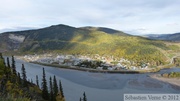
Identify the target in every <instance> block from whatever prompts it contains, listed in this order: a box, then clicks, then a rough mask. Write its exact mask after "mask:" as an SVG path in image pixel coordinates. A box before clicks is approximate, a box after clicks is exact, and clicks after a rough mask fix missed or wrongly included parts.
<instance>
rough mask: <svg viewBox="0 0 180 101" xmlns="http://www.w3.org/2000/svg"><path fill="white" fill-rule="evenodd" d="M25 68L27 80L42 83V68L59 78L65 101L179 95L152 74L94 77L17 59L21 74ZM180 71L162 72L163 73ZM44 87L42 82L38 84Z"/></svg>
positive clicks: (100, 100) (94, 75) (99, 75)
mask: <svg viewBox="0 0 180 101" xmlns="http://www.w3.org/2000/svg"><path fill="white" fill-rule="evenodd" d="M22 64H24V65H25V68H26V72H27V73H26V75H27V77H28V79H32V80H33V81H34V82H35V81H36V75H38V77H39V81H41V80H42V68H43V67H44V68H45V71H46V78H47V81H48V82H49V77H50V76H54V75H55V76H56V78H57V80H61V82H62V86H63V91H64V95H65V98H66V101H79V98H80V97H81V98H82V95H83V92H85V93H86V96H87V100H88V101H123V94H138V93H139V94H148V93H153V94H154V93H158V94H159V93H180V90H178V89H173V87H172V86H171V85H170V84H167V83H164V82H161V81H158V80H155V79H152V78H150V77H149V74H155V73H146V74H109V73H91V72H85V71H77V70H69V69H62V68H55V67H47V66H41V65H38V64H32V63H28V62H25V61H23V60H19V59H16V68H17V71H18V72H20V73H21V65H22ZM171 71H180V68H171V69H164V70H161V71H160V73H165V72H171ZM39 84H41V82H39Z"/></svg>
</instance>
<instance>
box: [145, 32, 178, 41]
mask: <svg viewBox="0 0 180 101" xmlns="http://www.w3.org/2000/svg"><path fill="white" fill-rule="evenodd" d="M144 37H147V38H150V39H156V40H165V41H175V42H180V32H179V33H174V34H148V35H144Z"/></svg>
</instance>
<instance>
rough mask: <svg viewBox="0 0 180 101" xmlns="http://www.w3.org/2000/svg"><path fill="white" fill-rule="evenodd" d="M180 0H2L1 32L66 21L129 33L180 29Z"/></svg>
mask: <svg viewBox="0 0 180 101" xmlns="http://www.w3.org/2000/svg"><path fill="white" fill-rule="evenodd" d="M179 5H180V0H0V33H2V32H6V31H18V30H26V29H37V28H43V27H48V26H51V25H57V24H65V25H69V26H74V27H83V26H95V27H108V28H113V29H117V30H120V31H124V32H127V33H129V34H136V35H142V34H170V33H176V32H180V6H179Z"/></svg>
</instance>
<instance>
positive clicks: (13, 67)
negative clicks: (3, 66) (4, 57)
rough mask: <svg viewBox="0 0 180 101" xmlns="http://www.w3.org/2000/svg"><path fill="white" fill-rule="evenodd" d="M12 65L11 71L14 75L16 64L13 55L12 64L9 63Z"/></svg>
mask: <svg viewBox="0 0 180 101" xmlns="http://www.w3.org/2000/svg"><path fill="white" fill-rule="evenodd" d="M11 65H12V66H11V67H12V73H13V74H14V75H16V65H15V60H14V56H12V64H11Z"/></svg>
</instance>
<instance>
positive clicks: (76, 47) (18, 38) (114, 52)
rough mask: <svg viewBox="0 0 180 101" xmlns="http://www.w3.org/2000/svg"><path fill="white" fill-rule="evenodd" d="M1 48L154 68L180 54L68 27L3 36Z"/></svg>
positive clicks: (105, 31) (160, 44)
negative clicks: (119, 60) (126, 61)
mask: <svg viewBox="0 0 180 101" xmlns="http://www.w3.org/2000/svg"><path fill="white" fill-rule="evenodd" d="M0 47H1V49H0V51H12V50H14V51H17V52H21V53H34V52H36V53H38V52H39V53H42V52H61V53H66V54H99V55H101V56H114V57H115V58H126V59H130V60H133V61H135V62H138V63H139V62H149V63H151V64H154V65H160V64H164V63H165V62H167V61H168V60H170V59H169V58H170V57H172V56H173V55H174V54H176V53H177V52H179V46H178V45H177V44H175V43H169V42H164V41H155V40H149V39H146V38H143V37H137V36H131V35H129V34H126V33H124V32H121V31H117V30H114V29H109V28H103V27H81V28H75V27H71V26H67V25H55V26H50V27H47V28H42V29H37V30H28V31H19V32H7V33H2V34H1V35H0ZM169 51H171V52H172V53H173V54H170V53H168V52H169ZM174 52H175V53H174ZM170 55H171V56H170Z"/></svg>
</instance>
